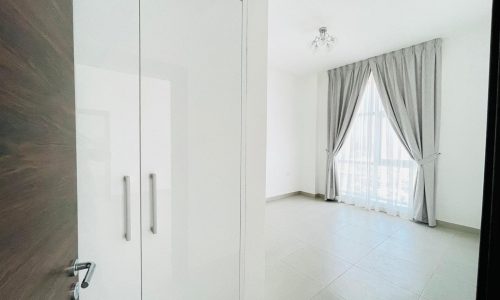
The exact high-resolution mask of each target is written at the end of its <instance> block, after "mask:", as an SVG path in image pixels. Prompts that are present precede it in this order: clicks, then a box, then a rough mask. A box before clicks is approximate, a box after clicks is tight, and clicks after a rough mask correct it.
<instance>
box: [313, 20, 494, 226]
mask: <svg viewBox="0 0 500 300" xmlns="http://www.w3.org/2000/svg"><path fill="white" fill-rule="evenodd" d="M489 38H490V20H488V19H485V20H484V21H483V22H481V23H478V24H476V25H475V26H468V27H467V28H464V29H462V30H459V31H455V32H451V33H450V34H447V36H445V37H443V52H442V55H443V66H442V106H441V137H440V152H441V153H442V155H441V156H440V158H439V160H438V171H437V179H436V181H437V190H436V216H437V219H438V220H441V221H446V222H450V223H455V224H460V225H464V226H469V227H474V228H479V227H480V222H481V204H482V188H483V169H484V150H485V141H486V111H487V100H488V99H487V97H488V62H489ZM317 81H318V104H317V127H318V131H317V136H318V139H317V151H316V155H317V157H316V192H317V193H321V194H323V193H324V190H325V187H324V182H325V161H326V155H325V152H324V149H325V148H326V126H327V125H326V107H327V102H326V101H327V100H326V98H327V88H328V76H327V74H326V72H322V73H320V74H318V80H317Z"/></svg>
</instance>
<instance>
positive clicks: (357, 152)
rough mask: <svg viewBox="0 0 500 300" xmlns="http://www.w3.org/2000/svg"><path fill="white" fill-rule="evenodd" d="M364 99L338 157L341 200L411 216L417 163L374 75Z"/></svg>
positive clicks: (394, 213)
mask: <svg viewBox="0 0 500 300" xmlns="http://www.w3.org/2000/svg"><path fill="white" fill-rule="evenodd" d="M360 101H361V102H360V103H359V108H358V111H357V112H356V113H355V116H354V119H353V121H352V122H353V123H352V127H351V129H350V131H349V132H348V135H347V137H346V141H345V142H344V145H343V146H342V148H341V149H340V152H339V154H338V155H337V156H336V158H335V163H336V166H337V172H338V173H337V174H338V178H339V184H340V197H339V200H340V201H341V202H345V203H349V204H354V205H357V206H361V207H365V208H368V209H374V210H378V211H384V212H387V213H389V214H392V215H398V216H401V217H404V218H411V216H412V196H413V189H414V182H415V174H416V170H417V165H416V164H415V162H414V161H413V160H412V159H411V158H410V156H409V155H408V153H407V152H406V150H405V148H404V147H403V146H402V145H401V142H400V141H399V139H398V138H397V136H396V133H395V132H394V130H393V129H392V127H391V125H390V123H389V120H388V119H387V116H386V114H385V111H384V109H383V107H382V103H381V100H380V96H379V94H378V91H377V87H376V85H375V81H374V80H373V76H370V78H369V80H368V83H367V85H366V88H365V91H364V93H363V96H362V98H361V100H360Z"/></svg>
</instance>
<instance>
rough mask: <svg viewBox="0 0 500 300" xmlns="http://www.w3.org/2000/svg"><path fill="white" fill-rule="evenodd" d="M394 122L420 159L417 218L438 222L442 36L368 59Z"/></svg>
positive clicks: (417, 184)
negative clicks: (437, 168) (436, 183)
mask: <svg viewBox="0 0 500 300" xmlns="http://www.w3.org/2000/svg"><path fill="white" fill-rule="evenodd" d="M369 64H370V69H371V71H372V73H373V77H374V79H375V82H376V84H377V88H378V91H379V93H380V97H381V99H382V103H383V106H384V108H385V111H386V113H387V117H388V118H389V120H390V122H391V125H392V127H393V128H394V130H395V132H396V134H397V136H398V137H399V139H400V140H401V142H402V143H403V145H404V146H405V148H406V150H407V151H408V153H409V154H410V156H411V157H412V159H413V160H415V161H416V162H417V163H418V171H417V175H416V176H417V178H416V182H415V190H414V195H413V204H414V211H413V218H414V220H416V221H419V222H424V223H427V224H429V226H435V225H436V215H435V199H434V197H435V169H436V158H437V156H438V155H439V153H438V148H439V147H438V140H439V118H440V95H441V91H440V89H441V40H440V39H436V40H432V41H429V42H426V43H422V44H418V45H415V46H412V47H409V48H405V49H401V50H398V51H395V52H391V53H388V54H384V55H381V56H377V57H374V58H371V59H369Z"/></svg>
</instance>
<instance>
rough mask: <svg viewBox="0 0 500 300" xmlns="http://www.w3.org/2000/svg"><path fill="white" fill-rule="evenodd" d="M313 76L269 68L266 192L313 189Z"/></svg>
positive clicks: (277, 193) (315, 87) (314, 163)
mask: <svg viewBox="0 0 500 300" xmlns="http://www.w3.org/2000/svg"><path fill="white" fill-rule="evenodd" d="M316 93H317V85H316V76H315V75H312V76H297V75H294V74H292V73H289V72H286V71H281V70H277V69H273V68H270V69H269V72H268V99H267V167H266V170H267V171H266V175H267V177H266V182H267V186H266V196H267V197H272V196H277V195H282V194H286V193H291V192H296V191H304V192H308V193H314V192H315V172H316V161H315V152H316V150H315V149H316V122H315V118H316V100H317V96H316Z"/></svg>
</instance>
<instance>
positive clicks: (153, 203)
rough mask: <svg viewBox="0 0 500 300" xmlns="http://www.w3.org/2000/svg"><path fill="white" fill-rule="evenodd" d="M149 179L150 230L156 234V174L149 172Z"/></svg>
mask: <svg viewBox="0 0 500 300" xmlns="http://www.w3.org/2000/svg"><path fill="white" fill-rule="evenodd" d="M149 179H150V180H151V232H152V233H153V234H156V233H157V232H158V213H157V208H158V207H157V201H156V174H155V173H151V174H149Z"/></svg>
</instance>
